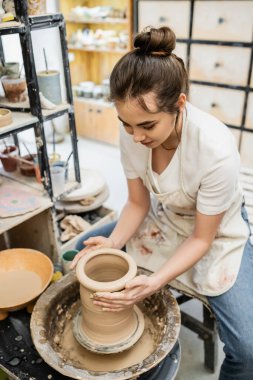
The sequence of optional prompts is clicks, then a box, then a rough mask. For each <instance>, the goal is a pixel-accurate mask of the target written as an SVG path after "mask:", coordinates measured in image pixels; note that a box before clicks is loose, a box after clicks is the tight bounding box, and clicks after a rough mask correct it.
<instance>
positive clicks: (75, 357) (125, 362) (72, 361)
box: [53, 302, 157, 372]
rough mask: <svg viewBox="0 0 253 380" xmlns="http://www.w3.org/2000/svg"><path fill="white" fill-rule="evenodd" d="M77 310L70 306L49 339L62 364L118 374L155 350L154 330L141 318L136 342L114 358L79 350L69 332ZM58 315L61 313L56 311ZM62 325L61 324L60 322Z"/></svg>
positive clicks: (155, 338)
mask: <svg viewBox="0 0 253 380" xmlns="http://www.w3.org/2000/svg"><path fill="white" fill-rule="evenodd" d="M79 307H80V303H79V302H78V303H75V304H73V305H72V307H71V309H70V310H68V311H67V313H66V314H65V312H64V314H65V315H66V320H65V323H60V324H59V329H58V332H57V333H56V335H55V336H54V337H53V342H54V348H55V350H56V351H57V352H58V355H59V356H60V358H61V359H62V360H63V362H64V363H65V364H69V365H72V366H74V367H77V368H82V369H86V370H89V371H98V372H109V371H117V370H122V369H124V368H128V367H130V366H132V365H135V364H138V363H139V362H140V361H142V360H144V359H145V358H147V357H148V356H149V355H151V354H152V352H153V351H154V350H155V347H156V340H157V330H156V329H155V327H154V325H153V323H152V321H151V319H150V318H149V317H148V316H147V315H145V329H144V332H143V334H142V336H141V338H140V339H139V341H138V342H137V343H136V344H135V345H134V346H133V347H132V348H130V349H128V350H127V351H124V352H121V353H117V354H109V355H106V354H96V353H93V352H90V351H88V350H87V349H85V348H84V347H82V346H81V345H80V344H79V343H78V342H77V341H76V339H75V337H74V335H73V332H72V328H73V326H72V319H73V317H74V315H75V314H76V312H77V311H78V309H79ZM58 313H60V314H62V313H63V310H62V309H61V308H58ZM62 322H63V321H62Z"/></svg>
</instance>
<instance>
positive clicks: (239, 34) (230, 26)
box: [192, 0, 253, 42]
mask: <svg viewBox="0 0 253 380" xmlns="http://www.w3.org/2000/svg"><path fill="white" fill-rule="evenodd" d="M252 26H253V1H247V0H246V1H227V0H225V1H224V0H220V1H195V8H194V16H193V32H192V36H193V38H195V39H201V40H218V41H243V42H252Z"/></svg>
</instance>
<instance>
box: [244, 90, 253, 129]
mask: <svg viewBox="0 0 253 380" xmlns="http://www.w3.org/2000/svg"><path fill="white" fill-rule="evenodd" d="M245 127H246V128H251V129H253V92H251V93H250V94H249V97H248V106H247V112H246V120H245Z"/></svg>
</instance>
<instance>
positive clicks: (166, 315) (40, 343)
mask: <svg viewBox="0 0 253 380" xmlns="http://www.w3.org/2000/svg"><path fill="white" fill-rule="evenodd" d="M138 272H139V274H145V275H150V273H151V272H148V271H147V270H144V269H140V268H139V270H138ZM79 286H80V284H79V282H78V281H77V278H76V277H75V274H74V273H73V272H70V273H69V274H68V275H66V276H64V277H63V278H62V280H60V281H58V282H56V283H54V284H53V285H51V286H50V287H49V288H48V289H47V290H46V291H45V292H44V293H43V294H42V296H41V297H40V298H39V300H38V301H37V303H36V305H35V308H34V310H33V313H32V318H31V333H32V338H33V342H34V344H35V347H36V349H37V350H38V352H39V354H40V355H41V357H42V358H43V359H44V360H45V361H46V362H47V363H48V364H49V365H50V366H51V367H53V368H55V369H56V370H57V371H58V372H60V373H62V374H63V375H67V376H69V377H70V378H72V379H89V380H125V379H133V378H136V376H139V375H141V374H143V373H145V372H147V371H148V370H150V369H151V368H153V367H154V366H156V365H157V364H158V363H159V362H161V360H162V359H163V358H164V357H165V356H166V355H167V354H168V353H169V352H170V351H171V349H172V348H173V346H174V344H175V343H176V341H177V339H178V335H179V329H180V310H179V307H178V305H177V302H176V300H175V297H174V296H173V295H172V294H171V292H170V290H169V288H168V287H165V288H163V289H162V290H161V291H159V292H157V293H156V294H154V295H152V296H151V297H148V298H146V299H145V300H143V301H142V302H141V303H140V304H138V307H139V308H140V309H141V311H142V313H143V315H144V317H145V328H144V332H143V334H142V336H141V338H140V339H139V341H138V342H137V343H135V344H134V346H132V347H131V348H129V349H128V350H125V351H123V352H121V353H116V354H115V353H114V354H106V355H104V354H97V353H93V352H90V351H88V350H87V349H86V348H84V347H82V346H81V345H80V344H79V343H78V342H77V341H76V339H75V338H74V336H73V332H72V325H73V318H74V317H75V315H76V313H77V312H78V310H80V306H81V303H80V293H79Z"/></svg>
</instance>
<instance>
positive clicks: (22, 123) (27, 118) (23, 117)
mask: <svg viewBox="0 0 253 380" xmlns="http://www.w3.org/2000/svg"><path fill="white" fill-rule="evenodd" d="M12 119H13V122H12V123H11V124H9V125H6V126H5V127H1V128H0V136H1V135H3V134H5V133H10V132H15V130H17V129H19V128H22V127H26V126H29V125H31V124H35V123H37V122H38V118H37V117H36V116H33V115H32V114H31V113H27V112H12Z"/></svg>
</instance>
